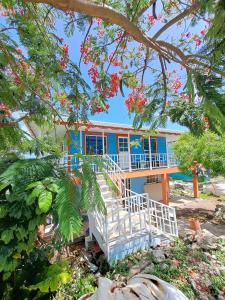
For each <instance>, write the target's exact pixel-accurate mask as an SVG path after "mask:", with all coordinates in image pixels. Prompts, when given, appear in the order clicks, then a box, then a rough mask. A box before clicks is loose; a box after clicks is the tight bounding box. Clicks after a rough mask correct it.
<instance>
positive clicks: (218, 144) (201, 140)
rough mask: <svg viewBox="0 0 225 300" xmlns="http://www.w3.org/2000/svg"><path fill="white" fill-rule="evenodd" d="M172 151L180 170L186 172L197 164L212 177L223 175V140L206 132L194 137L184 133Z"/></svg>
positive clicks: (224, 168) (224, 160)
mask: <svg viewBox="0 0 225 300" xmlns="http://www.w3.org/2000/svg"><path fill="white" fill-rule="evenodd" d="M174 151H175V154H176V157H177V159H178V160H179V164H180V168H181V169H182V170H184V171H188V170H190V169H191V167H192V166H193V164H194V162H197V163H198V165H199V166H202V167H204V168H205V169H206V170H207V171H209V172H210V174H211V175H212V176H218V175H223V176H224V175H225V138H224V136H218V135H216V134H215V133H213V132H210V131H206V132H205V133H204V134H203V135H201V136H198V137H196V136H195V135H193V134H192V133H184V134H182V135H181V136H180V138H179V139H178V140H177V141H176V142H175V144H174Z"/></svg>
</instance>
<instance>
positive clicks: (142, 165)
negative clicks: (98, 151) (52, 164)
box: [64, 153, 178, 172]
mask: <svg viewBox="0 0 225 300" xmlns="http://www.w3.org/2000/svg"><path fill="white" fill-rule="evenodd" d="M99 156H100V155H99ZM108 156H109V157H110V158H111V160H112V161H114V162H115V163H116V164H117V165H118V166H119V167H120V168H121V169H122V170H124V171H130V172H131V171H137V170H147V169H150V170H151V169H159V168H170V167H175V166H177V165H178V163H177V160H176V158H175V155H174V154H173V153H152V154H151V155H150V154H130V155H129V154H127V155H124V154H108ZM90 157H91V156H90ZM93 157H96V156H93ZM81 163H82V159H80V158H77V157H76V155H67V156H65V157H64V166H65V168H67V169H68V171H69V172H70V171H72V170H75V169H79V168H80V164H81ZM93 169H94V170H95V171H98V166H97V165H96V164H95V163H93Z"/></svg>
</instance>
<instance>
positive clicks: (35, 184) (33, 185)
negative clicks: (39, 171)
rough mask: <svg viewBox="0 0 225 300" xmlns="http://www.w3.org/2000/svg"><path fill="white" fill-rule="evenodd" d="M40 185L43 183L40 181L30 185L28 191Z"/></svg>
mask: <svg viewBox="0 0 225 300" xmlns="http://www.w3.org/2000/svg"><path fill="white" fill-rule="evenodd" d="M38 185H42V183H41V182H40V181H36V182H32V183H30V184H28V186H27V188H26V190H30V189H33V188H34V187H36V186H38Z"/></svg>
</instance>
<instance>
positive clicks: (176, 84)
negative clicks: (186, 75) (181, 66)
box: [172, 78, 182, 93]
mask: <svg viewBox="0 0 225 300" xmlns="http://www.w3.org/2000/svg"><path fill="white" fill-rule="evenodd" d="M181 87H182V83H181V82H180V80H179V79H178V78H177V79H175V80H174V81H173V83H172V88H173V90H174V92H175V93H177V92H178V90H179V89H180V88H181Z"/></svg>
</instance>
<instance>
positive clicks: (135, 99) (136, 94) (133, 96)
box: [125, 86, 147, 112]
mask: <svg viewBox="0 0 225 300" xmlns="http://www.w3.org/2000/svg"><path fill="white" fill-rule="evenodd" d="M143 88H144V87H143V86H142V87H139V88H135V89H134V90H133V91H132V93H130V94H129V95H128V98H127V100H126V101H125V105H126V107H127V109H128V110H129V111H130V112H133V111H136V112H141V111H142V110H143V108H144V106H145V104H146V102H147V101H146V99H145V97H144V91H143Z"/></svg>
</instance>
